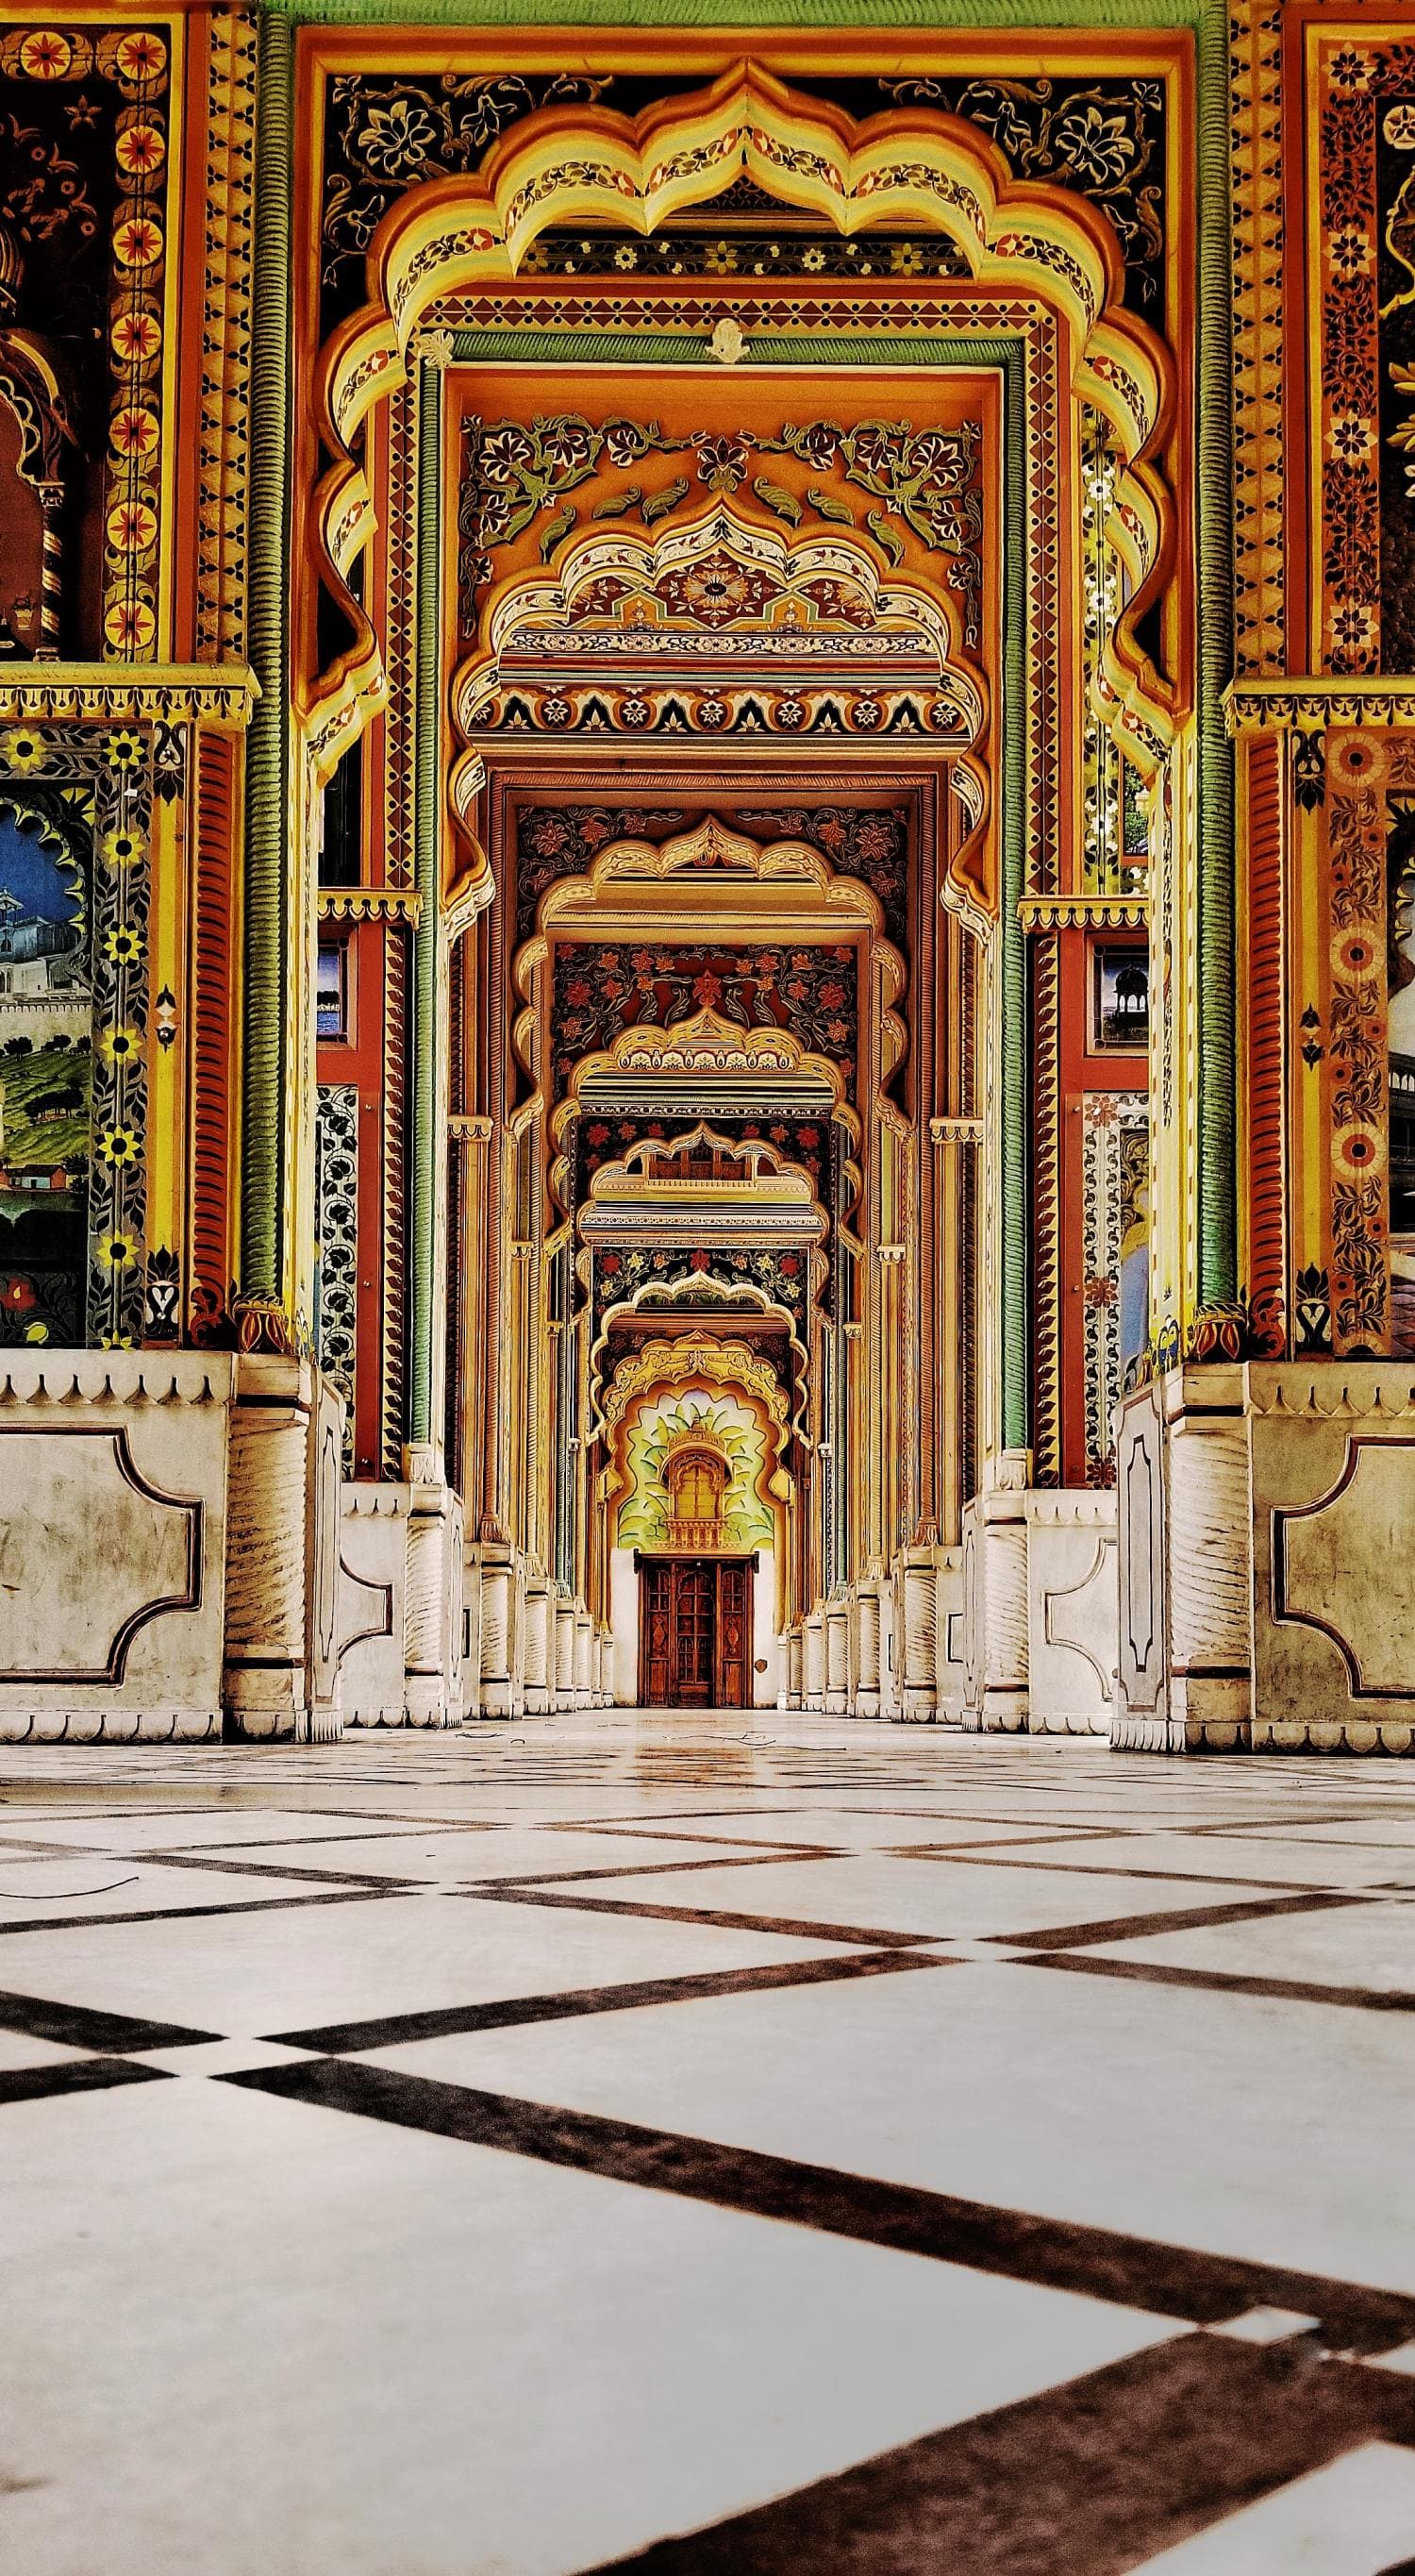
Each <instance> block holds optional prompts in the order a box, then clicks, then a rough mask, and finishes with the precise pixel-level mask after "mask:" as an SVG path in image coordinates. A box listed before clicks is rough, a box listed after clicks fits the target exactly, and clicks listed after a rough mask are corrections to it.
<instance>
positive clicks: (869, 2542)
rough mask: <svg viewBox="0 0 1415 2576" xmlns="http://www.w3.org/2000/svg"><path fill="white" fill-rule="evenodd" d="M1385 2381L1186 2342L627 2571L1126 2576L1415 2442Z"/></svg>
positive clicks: (1404, 2401)
mask: <svg viewBox="0 0 1415 2576" xmlns="http://www.w3.org/2000/svg"><path fill="white" fill-rule="evenodd" d="M1373 2377H1374V2374H1373V2373H1370V2372H1364V2371H1361V2370H1357V2369H1350V2368H1344V2367H1343V2366H1342V2365H1341V2364H1340V2363H1339V2362H1323V2361H1321V2360H1320V2359H1319V2358H1318V2357H1317V2356H1316V2355H1315V2354H1314V2353H1313V2352H1312V2351H1311V2350H1310V2349H1309V2348H1303V2347H1300V2346H1291V2345H1289V2346H1282V2345H1269V2346H1266V2347H1258V2346H1254V2345H1251V2344H1242V2343H1233V2342H1230V2341H1228V2340H1226V2339H1225V2338H1224V2337H1222V2336H1219V2335H1185V2336H1183V2337H1180V2338H1179V2339H1177V2340H1176V2341H1174V2342H1172V2343H1164V2344H1159V2345H1157V2346H1155V2347H1153V2348H1152V2349H1151V2350H1150V2351H1148V2352H1140V2353H1135V2354H1133V2355H1131V2356H1130V2357H1129V2358H1128V2359H1127V2360H1124V2361H1118V2362H1114V2363H1112V2364H1111V2365H1110V2367H1109V2368H1108V2369H1104V2370H1097V2371H1092V2372H1090V2373H1089V2374H1088V2375H1087V2376H1086V2377H1085V2378H1083V2379H1073V2380H1070V2381H1068V2382H1067V2383H1066V2384H1065V2385H1064V2386H1062V2387H1060V2388H1052V2389H1048V2390H1047V2391H1046V2392H1045V2393H1044V2394H1043V2395H1042V2396H1039V2397H1032V2398H1026V2399H1024V2400H1023V2401H1022V2402H1021V2403H1020V2404H1018V2405H1015V2406H1005V2407H999V2408H997V2409H996V2410H995V2411H994V2412H993V2413H991V2414H987V2415H979V2416H975V2417H974V2418H973V2419H972V2421H971V2422H969V2423H966V2424H958V2425H954V2426H950V2427H949V2428H948V2429H947V2430H945V2431H943V2432H939V2433H929V2434H926V2435H925V2436H924V2438H923V2440H922V2441H918V2442H910V2443H906V2444H903V2445H902V2446H901V2447H900V2448H899V2449H898V2450H895V2451H886V2452H883V2453H882V2454H881V2455H880V2457H879V2458H877V2459H873V2460H866V2461H865V2462H863V2464H862V2465H861V2466H860V2467H858V2468H854V2469H847V2470H846V2471H845V2472H844V2474H843V2475H842V2476H840V2477H834V2478H823V2479H822V2480H821V2481H820V2483H819V2485H816V2486H810V2487H804V2488H801V2489H798V2490H797V2492H796V2493H795V2494H794V2495H786V2496H781V2497H779V2498H778V2499H777V2500H776V2502H774V2503H772V2504H768V2505H762V2506H760V2507H758V2508H757V2510H756V2511H754V2512H750V2513H743V2514H737V2515H734V2516H733V2518H732V2519H731V2520H730V2521H727V2522H722V2523H719V2524H717V2525H716V2526H715V2528H713V2529H711V2530H708V2531H699V2532H696V2533H693V2534H691V2535H689V2536H687V2537H684V2538H680V2539H670V2540H661V2541H659V2542H657V2543H656V2544H655V2545H654V2546H653V2547H652V2548H649V2549H645V2550H642V2551H640V2552H639V2553H638V2554H637V2555H636V2556H635V2557H632V2558H624V2559H620V2560H618V2561H616V2562H615V2563H616V2565H617V2567H618V2568H620V2569H621V2570H626V2569H629V2568H638V2569H641V2570H643V2576H817V2571H820V2576H825V2571H829V2576H1126V2571H1128V2570H1130V2569H1134V2568H1139V2567H1141V2566H1143V2565H1144V2564H1145V2563H1147V2562H1148V2561H1149V2560H1150V2559H1152V2558H1154V2557H1157V2556H1158V2555H1159V2554H1160V2552H1161V2551H1162V2550H1166V2549H1171V2548H1174V2547H1176V2546H1177V2545H1178V2543H1179V2542H1181V2541H1184V2540H1188V2539H1191V2538H1192V2537H1193V2536H1194V2535H1195V2534H1196V2533H1198V2532H1201V2531H1206V2530H1209V2529H1210V2528H1211V2527H1212V2526H1213V2525H1214V2524H1215V2523H1216V2522H1219V2521H1222V2520H1223V2519H1225V2518H1226V2517H1227V2516H1228V2515H1230V2514H1234V2513H1240V2512H1241V2511H1242V2510H1243V2509H1244V2507H1245V2506H1247V2505H1251V2504H1256V2503H1258V2502H1259V2501H1260V2500H1261V2498H1262V2497H1264V2496H1267V2495H1272V2494H1273V2493H1274V2492H1275V2491H1276V2490H1277V2489H1278V2488H1280V2487H1284V2486H1287V2485H1288V2484H1289V2483H1290V2482H1291V2481H1292V2480H1293V2479H1294V2478H1298V2477H1302V2476H1304V2475H1306V2474H1308V2473H1309V2472H1311V2471H1312V2470H1314V2469H1321V2468H1324V2467H1326V2466H1328V2465H1329V2463H1330V2462H1331V2461H1333V2460H1336V2459H1339V2458H1340V2457H1341V2456H1342V2454H1343V2453H1344V2452H1347V2451H1351V2450H1354V2449H1356V2448H1357V2447H1358V2446H1359V2445H1360V2444H1361V2443H1363V2442H1368V2441H1396V2442H1402V2443H1408V2442H1410V2441H1411V2440H1412V2439H1415V2386H1407V2389H1406V2391H1405V2392H1403V2393H1402V2392H1400V2391H1398V2390H1395V2389H1392V2387H1391V2386H1390V2385H1389V2381H1388V2380H1387V2381H1385V2382H1383V2383H1382V2385H1381V2386H1380V2387H1379V2388H1375V2389H1373V2388H1371V2387H1369V2386H1368V2385H1363V2383H1364V2382H1368V2381H1369V2380H1370V2379H1371V2378H1373ZM1353 2564H1354V2561H1353ZM600 2576H608V2571H607V2570H605V2569H603V2568H602V2569H601V2570H600ZM1395 2576H1398V2571H1395Z"/></svg>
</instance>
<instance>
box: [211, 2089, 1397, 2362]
mask: <svg viewBox="0 0 1415 2576" xmlns="http://www.w3.org/2000/svg"><path fill="white" fill-rule="evenodd" d="M217 2080H218V2081H220V2082H223V2083H230V2084H244V2085H249V2086H250V2087H251V2088H252V2089H253V2090H255V2091H257V2092H266V2093H273V2094H277V2095H279V2096H280V2097H281V2098H282V2099H284V2100H287V2101H295V2102H306V2103H312V2104H318V2105H319V2106H321V2107H322V2108H324V2109H327V2110H332V2111H349V2112H354V2113H356V2114H358V2115H359V2116H360V2117H363V2118H367V2119H374V2120H388V2121H391V2122H393V2123H394V2124H395V2125H396V2126H398V2127H400V2128H408V2129H421V2130H425V2131H427V2132H429V2133H430V2134H431V2135H433V2136H435V2137H445V2138H460V2139H463V2140H464V2141H465V2142H466V2143H467V2144H468V2145H472V2146H482V2147H495V2148H499V2149H501V2150H502V2151H504V2152H505V2153H507V2154H509V2155H520V2156H531V2157H534V2158H536V2159H538V2160H539V2161H540V2162H542V2163H545V2164H553V2165H566V2166H569V2167H570V2168H571V2169H572V2170H574V2171H576V2172H579V2173H594V2174H599V2175H601V2176H602V2177H604V2178H605V2179H606V2180H609V2181H614V2182H625V2183H633V2184H636V2185H638V2186H639V2187H640V2188H641V2189H643V2190H646V2191H666V2192H674V2193H677V2194H679V2195H681V2196H682V2197H683V2198H685V2199H688V2200H701V2201H708V2202H711V2203H712V2204H713V2205H714V2206H715V2207H717V2208H720V2209H735V2210H740V2211H743V2212H745V2213H747V2214H748V2215H750V2216H752V2217H755V2218H774V2219H780V2220H784V2221H785V2222H787V2223H788V2224H789V2225H792V2226H798V2227H809V2228H814V2229H817V2230H819V2231H820V2233H821V2234H823V2235H827V2236H846V2237H851V2238H854V2239H856V2240H857V2241H859V2242H861V2243H864V2244H869V2245H883V2246H889V2247H892V2248H893V2249H894V2250H895V2251H897V2252H900V2253H907V2254H919V2255H923V2256H925V2257H927V2258H928V2259H930V2260H932V2261H934V2262H940V2263H959V2264H962V2265H964V2266H966V2268H967V2269H969V2270H970V2271H979V2272H991V2273H998V2274H1002V2275H1004V2276H1005V2277H1007V2278H1009V2279H1012V2280H1019V2281H1030V2282H1032V2283H1033V2284H1035V2285H1036V2286H1037V2287H1038V2288H1044V2289H1056V2290H1075V2291H1079V2292H1081V2293H1082V2294H1083V2295H1084V2296H1086V2297H1089V2298H1095V2299H1105V2300H1107V2301H1109V2302H1110V2303H1111V2304H1113V2305H1117V2306H1120V2307H1126V2308H1136V2309H1145V2310H1149V2311H1152V2312H1154V2313H1156V2314H1158V2315H1161V2316H1174V2317H1183V2318H1185V2319H1187V2320H1188V2321H1189V2322H1191V2323H1193V2324H1196V2325H1217V2324H1220V2323H1221V2322H1222V2321H1223V2320H1224V2319H1226V2318H1230V2317H1235V2316H1241V2315H1243V2314H1245V2313H1246V2311H1247V2310H1248V2309H1250V2308H1261V2307H1269V2308H1287V2309H1291V2310H1293V2311H1294V2312H1296V2313H1297V2314H1299V2315H1302V2316H1310V2317H1316V2318H1317V2319H1319V2320H1320V2322H1321V2324H1322V2326H1323V2328H1324V2330H1325V2333H1326V2338H1327V2340H1328V2342H1330V2343H1332V2344H1333V2345H1336V2346H1338V2347H1340V2348H1341V2349H1342V2350H1350V2351H1357V2350H1359V2351H1364V2352H1390V2351H1393V2350H1394V2348H1395V2346H1396V2345H1397V2343H1400V2342H1403V2341H1410V2340H1415V2297H1412V2298H1404V2297H1401V2296H1400V2295H1398V2294H1397V2293H1395V2292H1393V2291H1384V2290H1375V2289H1370V2288H1367V2287H1365V2286H1363V2285H1359V2284H1355V2283H1349V2282H1339V2281H1329V2280H1324V2279H1321V2278H1319V2277H1317V2276H1315V2275H1313V2274H1310V2273H1306V2272H1291V2271H1287V2270H1285V2269H1283V2268H1281V2267H1280V2266H1278V2265H1275V2264H1269V2263H1250V2262H1244V2261H1240V2260H1236V2259H1234V2258H1232V2257H1229V2256H1222V2255H1213V2254H1203V2253H1195V2252H1192V2251H1191V2250H1190V2249H1188V2248H1187V2247H1184V2246H1176V2245H1160V2244H1156V2243H1152V2242H1150V2241H1149V2240H1148V2239H1146V2238H1144V2237H1137V2236H1125V2235H1121V2234H1119V2233H1117V2232H1116V2231H1114V2230H1112V2229H1109V2228H1098V2227H1086V2226H1081V2225H1076V2224H1071V2223H1069V2222H1067V2221H1065V2220H1060V2219H1052V2218H1045V2217H1040V2216H1037V2215H1036V2214H1034V2213H1032V2212H1030V2211H1023V2210H1015V2209H995V2208H991V2207H989V2206H988V2205H987V2204H986V2203H985V2202H981V2201H972V2200H960V2199H956V2198H955V2197H953V2195H951V2194H949V2193H945V2192H934V2191H924V2190H921V2189H918V2188H916V2187H915V2186H913V2185H911V2184H906V2183H892V2182H881V2181H878V2180H876V2179H874V2178H872V2177H871V2176H869V2175H865V2174H850V2173H839V2172H836V2171H834V2170H833V2169H832V2168H830V2167H828V2166H824V2165H808V2164H797V2163H794V2162H792V2161H791V2160H790V2159H789V2158H787V2157H784V2156H771V2155H762V2154H759V2153H757V2152H756V2151H755V2150H754V2149H751V2148H746V2147H730V2146H723V2145H720V2144H718V2143H716V2142H715V2141H713V2140H711V2139H705V2138H690V2137H683V2136H679V2135H678V2134H676V2133H675V2132H674V2131H672V2130H667V2129H648V2128H642V2127H638V2126H636V2125H633V2124H631V2123H630V2122H628V2121H625V2120H610V2119H603V2118H600V2117H598V2116H597V2115H595V2114H592V2113H589V2112H584V2111H568V2110H561V2109H558V2108H555V2107H553V2106H551V2105H548V2104H545V2103H540V2102H527V2101H522V2100H518V2099H515V2098H513V2097H512V2096H510V2095H507V2094H502V2093H486V2092H480V2091H477V2090H475V2089H473V2088H472V2087H471V2086H463V2085H459V2084H442V2083H437V2082H434V2081H433V2080H432V2079H431V2078H429V2077H427V2076H417V2075H404V2074H401V2073H398V2072H396V2071H395V2070H393V2069H392V2068H388V2067H382V2066H365V2065H362V2064H360V2063H359V2062H357V2061H356V2060H353V2059H350V2058H347V2057H322V2058H313V2059H310V2060H308V2061H306V2062H297V2063H295V2064H292V2065H288V2066H270V2067H253V2068H250V2069H242V2070H241V2072H240V2073H238V2074H232V2075H229V2076H222V2077H220V2078H218V2079H217Z"/></svg>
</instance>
